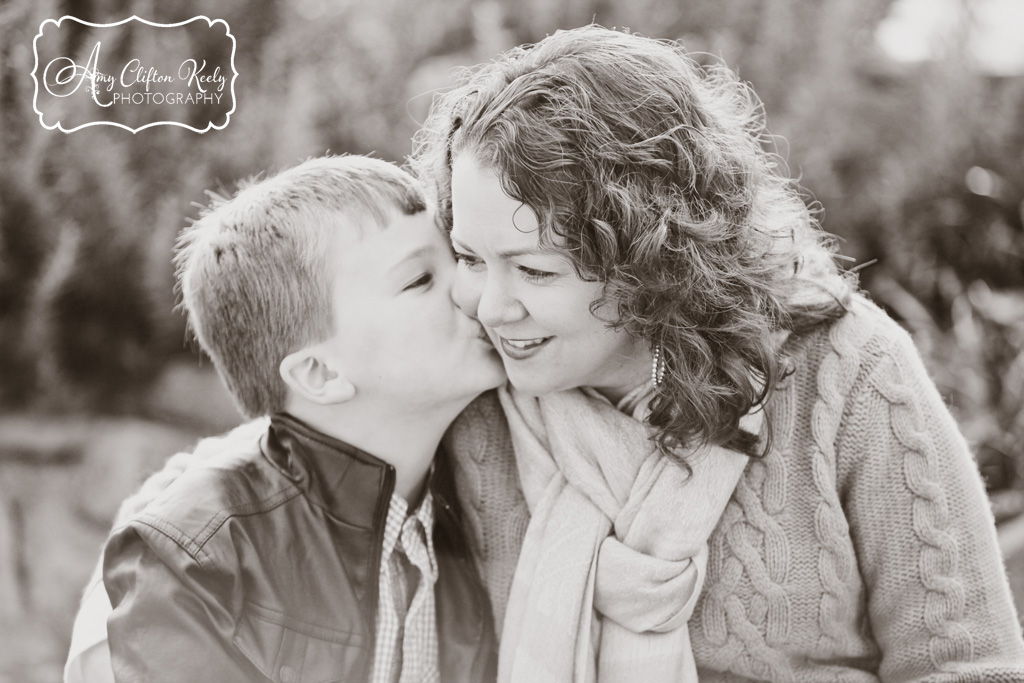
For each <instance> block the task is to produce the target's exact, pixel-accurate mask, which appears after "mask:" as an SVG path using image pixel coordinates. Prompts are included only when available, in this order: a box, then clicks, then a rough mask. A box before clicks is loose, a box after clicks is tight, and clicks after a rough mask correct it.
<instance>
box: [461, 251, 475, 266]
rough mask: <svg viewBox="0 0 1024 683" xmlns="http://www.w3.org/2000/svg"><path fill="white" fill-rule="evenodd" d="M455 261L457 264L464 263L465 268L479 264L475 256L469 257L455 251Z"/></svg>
mask: <svg viewBox="0 0 1024 683" xmlns="http://www.w3.org/2000/svg"><path fill="white" fill-rule="evenodd" d="M455 260H456V261H457V262H459V263H464V264H466V265H467V266H472V265H476V264H477V263H479V259H477V258H476V257H475V256H470V255H469V254H463V253H460V252H457V251H456V252H455Z"/></svg>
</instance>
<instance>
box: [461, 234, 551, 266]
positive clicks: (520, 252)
mask: <svg viewBox="0 0 1024 683" xmlns="http://www.w3.org/2000/svg"><path fill="white" fill-rule="evenodd" d="M451 240H452V245H453V246H456V247H458V248H459V249H462V250H463V251H466V252H469V253H470V254H472V253H474V252H473V250H472V249H470V248H469V247H467V246H466V245H465V244H463V243H462V242H460V241H459V240H458V239H456V238H454V237H452V238H451ZM545 254H546V252H544V251H541V250H540V249H537V248H536V247H531V248H529V249H507V250H505V251H499V252H498V258H499V259H502V260H508V259H510V258H515V257H516V256H542V255H545Z"/></svg>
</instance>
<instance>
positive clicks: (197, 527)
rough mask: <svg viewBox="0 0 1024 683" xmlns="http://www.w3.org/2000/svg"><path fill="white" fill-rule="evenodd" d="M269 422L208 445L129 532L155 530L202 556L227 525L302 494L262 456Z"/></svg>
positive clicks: (249, 426) (254, 424) (135, 520)
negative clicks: (229, 522)
mask: <svg viewBox="0 0 1024 683" xmlns="http://www.w3.org/2000/svg"><path fill="white" fill-rule="evenodd" d="M267 424H268V423H267V422H266V421H265V420H258V421H255V422H252V423H248V424H246V425H243V426H242V427H239V428H237V429H235V430H234V431H232V432H230V433H229V434H227V435H225V436H221V437H214V438H211V439H204V440H203V441H201V442H200V443H199V444H198V445H197V447H196V451H195V453H194V454H193V456H192V460H191V461H190V462H189V463H188V466H187V467H186V468H185V470H184V471H183V472H181V474H179V475H178V476H177V478H176V479H174V481H173V482H171V483H170V484H169V485H168V486H167V487H166V488H165V489H163V490H162V491H161V492H160V493H159V494H157V495H156V497H155V498H154V499H153V500H151V501H150V502H149V503H148V504H147V505H146V506H145V507H144V508H142V510H141V511H139V512H138V513H136V514H135V515H134V516H133V517H132V518H131V519H130V520H128V523H127V525H126V526H132V527H135V529H136V530H142V529H143V528H147V527H148V528H150V529H153V530H155V531H157V532H160V534H162V535H164V536H167V537H169V538H170V539H171V540H172V541H174V542H175V543H176V544H177V545H178V546H180V547H181V548H182V549H183V550H185V551H187V552H189V554H191V555H194V556H196V555H198V554H199V553H201V552H203V548H204V547H205V546H206V545H207V544H208V543H209V541H210V540H211V539H212V538H214V536H215V535H216V534H217V532H218V531H220V530H221V528H222V527H223V526H224V524H225V523H226V522H228V520H231V519H234V518H249V519H251V520H252V521H255V520H256V519H257V518H258V517H259V516H260V514H261V513H266V512H270V511H271V510H273V509H275V508H277V507H279V506H280V505H282V504H284V503H286V502H287V501H289V500H291V499H293V498H295V497H296V496H299V495H301V490H300V489H299V488H298V487H297V486H296V485H295V484H294V483H293V482H292V481H290V480H289V479H288V478H287V477H285V476H284V475H283V474H282V473H281V472H280V471H279V470H278V469H276V468H275V467H274V466H273V465H272V464H271V463H270V462H269V461H268V460H267V459H266V458H265V457H264V455H263V452H262V448H261V441H262V439H263V438H264V436H265V435H266V432H267Z"/></svg>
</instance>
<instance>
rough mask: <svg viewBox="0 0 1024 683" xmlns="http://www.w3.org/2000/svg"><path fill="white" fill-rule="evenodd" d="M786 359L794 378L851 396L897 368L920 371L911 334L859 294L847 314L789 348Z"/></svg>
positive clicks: (785, 351) (788, 346) (919, 360)
mask: <svg viewBox="0 0 1024 683" xmlns="http://www.w3.org/2000/svg"><path fill="white" fill-rule="evenodd" d="M783 351H784V353H786V355H787V356H788V357H789V358H790V359H791V360H792V361H793V364H794V365H795V366H796V367H795V369H796V370H797V371H798V372H797V373H796V374H797V375H798V378H799V377H803V378H805V379H807V380H812V379H813V381H814V382H815V383H816V384H817V386H818V387H819V390H825V389H827V388H829V387H835V388H836V389H837V390H838V391H839V392H840V393H842V394H847V393H849V391H850V390H851V389H852V388H854V387H855V386H857V385H859V384H860V383H861V382H862V381H863V380H864V379H866V377H867V376H869V375H870V374H872V373H875V372H879V371H884V368H887V367H892V366H894V365H895V366H897V367H903V368H910V369H912V370H913V371H915V372H917V371H920V370H922V365H921V358H920V355H919V353H918V350H917V348H916V347H915V345H914V342H913V340H912V339H911V337H910V334H909V333H908V332H907V331H906V330H905V329H904V328H903V327H901V326H900V325H899V323H897V322H896V321H895V320H893V319H892V318H891V317H889V315H888V314H887V313H886V312H885V311H884V310H883V309H882V308H881V307H880V306H878V304H876V303H874V302H873V301H871V300H870V299H869V298H868V297H867V296H866V295H865V294H862V293H856V294H853V295H852V296H851V297H850V300H849V302H848V303H847V305H846V313H845V315H843V316H842V317H840V318H838V319H837V320H834V321H831V322H830V323H828V324H826V325H822V326H820V327H818V328H816V329H814V330H812V331H810V332H808V333H805V334H803V335H800V336H799V337H796V338H793V339H791V340H790V341H788V342H787V344H786V347H784V349H783Z"/></svg>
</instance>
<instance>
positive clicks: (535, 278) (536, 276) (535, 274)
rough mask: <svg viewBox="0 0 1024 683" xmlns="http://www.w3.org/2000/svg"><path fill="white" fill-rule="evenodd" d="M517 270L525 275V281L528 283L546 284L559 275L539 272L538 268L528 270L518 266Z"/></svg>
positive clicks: (544, 271)
mask: <svg viewBox="0 0 1024 683" xmlns="http://www.w3.org/2000/svg"><path fill="white" fill-rule="evenodd" d="M516 268H517V269H518V270H519V272H520V273H522V274H523V279H524V280H526V281H527V282H544V281H546V280H550V279H551V278H553V277H555V276H556V275H558V273H551V272H549V271H546V270H537V269H536V268H528V267H526V266H516Z"/></svg>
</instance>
